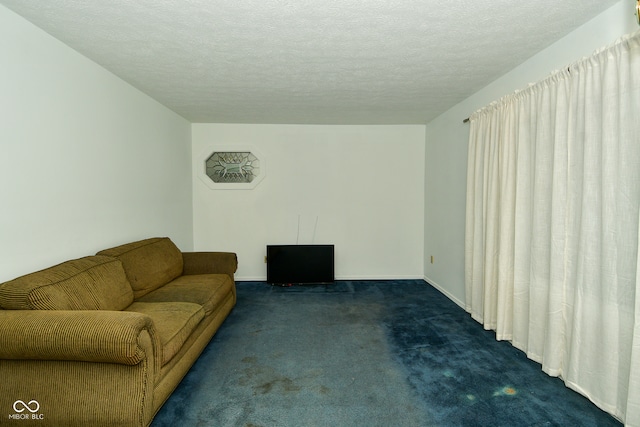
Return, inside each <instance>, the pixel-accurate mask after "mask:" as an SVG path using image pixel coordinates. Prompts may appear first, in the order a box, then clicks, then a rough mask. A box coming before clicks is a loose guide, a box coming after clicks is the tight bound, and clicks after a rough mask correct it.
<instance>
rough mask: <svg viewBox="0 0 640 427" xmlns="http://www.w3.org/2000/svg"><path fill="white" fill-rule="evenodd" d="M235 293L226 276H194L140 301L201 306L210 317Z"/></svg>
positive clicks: (187, 277)
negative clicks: (175, 302)
mask: <svg viewBox="0 0 640 427" xmlns="http://www.w3.org/2000/svg"><path fill="white" fill-rule="evenodd" d="M231 292H233V282H232V281H231V278H230V277H229V276H228V275H226V274H194V275H190V276H180V277H178V278H177V279H175V280H173V281H171V282H169V283H167V284H166V285H164V286H163V287H161V288H159V289H156V290H155V291H153V292H150V293H148V294H147V295H145V296H143V297H142V298H140V299H139V300H138V301H141V302H142V301H144V302H163V301H181V302H192V303H196V304H199V305H201V306H202V307H203V308H204V311H205V314H206V315H207V316H208V315H210V314H211V313H213V312H214V311H215V309H216V308H217V307H218V305H219V304H220V303H221V302H222V301H224V299H225V298H226V297H227V295H229V293H231Z"/></svg>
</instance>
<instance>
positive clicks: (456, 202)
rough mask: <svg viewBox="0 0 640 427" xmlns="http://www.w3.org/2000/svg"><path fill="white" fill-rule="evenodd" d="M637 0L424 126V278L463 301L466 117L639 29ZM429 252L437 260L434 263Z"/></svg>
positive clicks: (603, 16) (588, 25)
mask: <svg viewBox="0 0 640 427" xmlns="http://www.w3.org/2000/svg"><path fill="white" fill-rule="evenodd" d="M634 4H635V0H622V1H620V2H619V3H616V4H615V5H614V6H612V7H611V8H609V9H608V10H606V11H605V12H603V13H602V14H600V15H599V16H597V17H596V18H594V19H593V20H591V21H589V22H587V23H586V24H584V25H583V26H581V27H580V28H578V29H577V30H575V31H573V32H571V33H570V34H568V35H567V36H566V37H564V38H562V39H561V40H559V41H558V42H556V43H554V44H553V45H551V46H549V47H548V48H547V49H545V50H543V51H541V52H540V53H538V54H537V55H535V56H534V57H532V58H531V59H529V60H528V61H526V62H524V63H523V64H522V65H520V66H518V67H517V68H515V69H514V70H512V71H511V72H509V73H507V74H505V75H504V76H502V77H501V78H499V79H497V80H496V81H494V82H493V83H491V84H489V85H488V86H486V87H485V88H484V89H482V90H480V91H479V92H477V93H475V94H474V95H472V96H470V97H469V98H467V99H466V100H464V101H463V102H461V103H459V104H458V105H456V106H454V107H453V108H451V109H450V110H449V111H447V112H445V113H444V114H442V115H441V116H439V117H437V118H436V119H434V120H433V121H432V122H430V123H429V124H428V125H427V128H426V141H427V144H426V150H425V156H426V157H425V158H426V161H425V165H426V168H425V171H426V172H425V193H426V196H425V238H424V254H425V264H424V265H425V270H424V274H425V278H426V280H427V281H428V282H430V283H431V284H433V285H434V286H436V287H437V288H439V289H440V290H441V291H442V292H443V293H445V294H446V295H448V296H449V297H450V298H451V299H453V300H454V301H455V302H457V303H458V304H459V305H464V300H465V291H464V227H465V197H466V167H467V144H468V137H469V126H468V124H463V123H462V120H463V119H464V118H466V117H469V115H470V114H471V113H472V112H474V111H476V110H478V109H479V108H482V107H484V106H485V105H487V104H489V103H491V102H492V101H495V100H498V99H500V98H501V97H503V96H504V95H507V94H509V93H511V92H513V91H515V90H517V89H522V88H525V87H526V86H527V85H528V83H530V82H536V81H539V80H542V79H543V78H545V77H546V76H548V75H549V74H550V73H551V72H552V71H553V70H558V69H561V68H562V67H566V66H567V65H569V64H570V63H572V62H575V61H578V60H580V59H581V58H582V57H584V56H589V55H591V54H592V53H593V51H595V50H596V49H599V48H601V47H604V46H608V45H610V44H612V43H613V42H615V40H616V39H617V38H619V37H620V36H622V35H625V34H628V33H631V32H633V31H636V30H638V28H639V27H638V25H637V23H636V21H635V16H634ZM430 255H433V256H434V263H433V264H431V263H430Z"/></svg>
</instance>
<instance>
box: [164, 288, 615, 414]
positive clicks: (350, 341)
mask: <svg viewBox="0 0 640 427" xmlns="http://www.w3.org/2000/svg"><path fill="white" fill-rule="evenodd" d="M237 289H238V303H237V305H236V307H235V308H234V310H233V312H232V313H231V315H230V316H229V317H228V319H227V320H226V321H225V323H224V324H223V325H222V327H221V328H220V330H219V331H218V333H217V334H216V335H215V337H214V338H213V340H212V341H211V343H210V344H209V345H208V346H207V348H206V349H205V350H204V352H203V354H202V355H201V356H200V358H199V359H198V361H197V362H196V363H195V364H194V366H193V368H192V369H191V371H190V372H189V373H188V374H187V376H186V377H185V378H184V380H183V381H182V383H181V384H180V385H179V386H178V388H177V389H176V391H175V392H174V393H173V394H172V395H171V397H170V398H169V400H168V401H167V402H166V403H165V405H164V406H163V407H162V409H161V410H160V411H159V413H158V414H157V415H156V418H155V420H154V422H153V424H152V426H154V427H161V426H175V425H184V426H247V427H248V426H252V427H253V426H265V427H266V426H349V427H355V426H385V427H387V426H585V427H586V426H621V424H620V423H619V422H618V421H616V420H615V419H614V418H613V417H611V416H610V415H608V414H607V413H605V412H603V411H601V410H600V409H598V408H597V407H596V406H595V405H593V404H592V403H591V402H589V401H588V400H587V399H586V398H584V397H583V396H581V395H579V394H578V393H575V392H574V391H572V390H570V389H568V388H566V387H565V386H564V384H563V382H562V381H561V380H560V379H558V378H552V377H549V376H547V375H546V374H545V373H543V372H542V371H541V368H540V365H539V364H537V363H535V362H532V361H530V360H528V359H527V358H526V356H525V355H524V354H523V353H522V352H521V351H519V350H517V349H515V348H514V347H512V346H511V344H509V343H507V342H498V341H496V340H495V335H494V333H493V332H489V331H485V330H484V329H483V328H482V326H481V325H480V324H478V323H476V322H475V321H473V320H472V319H471V318H470V316H469V315H468V314H467V313H465V312H464V310H462V309H461V308H460V307H458V306H457V305H455V304H454V303H453V302H451V301H450V300H449V299H447V298H446V297H445V296H443V295H442V294H441V293H440V292H438V291H437V290H436V289H434V288H433V287H431V286H430V285H428V284H426V283H425V282H424V281H422V280H402V281H339V282H336V283H335V284H333V285H314V286H308V285H307V286H293V287H288V288H283V287H277V286H270V285H268V284H266V283H262V282H259V283H258V282H240V283H238V285H237Z"/></svg>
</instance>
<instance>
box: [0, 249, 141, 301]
mask: <svg viewBox="0 0 640 427" xmlns="http://www.w3.org/2000/svg"><path fill="white" fill-rule="evenodd" d="M132 302H133V290H132V289H131V285H130V284H129V281H128V280H127V276H126V275H125V273H124V269H123V268H122V263H121V262H120V261H119V260H117V259H115V258H110V257H106V256H89V257H84V258H80V259H76V260H71V261H66V262H64V263H62V264H58V265H56V266H53V267H50V268H47V269H45V270H41V271H38V272H35V273H31V274H27V275H26V276H22V277H18V278H17V279H14V280H11V281H9V282H5V283H3V284H1V285H0V307H1V308H3V309H7V310H123V309H125V308H126V307H128V306H129V305H130V304H131V303H132Z"/></svg>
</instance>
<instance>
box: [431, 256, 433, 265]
mask: <svg viewBox="0 0 640 427" xmlns="http://www.w3.org/2000/svg"><path fill="white" fill-rule="evenodd" d="M431 264H433V255H431Z"/></svg>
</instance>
